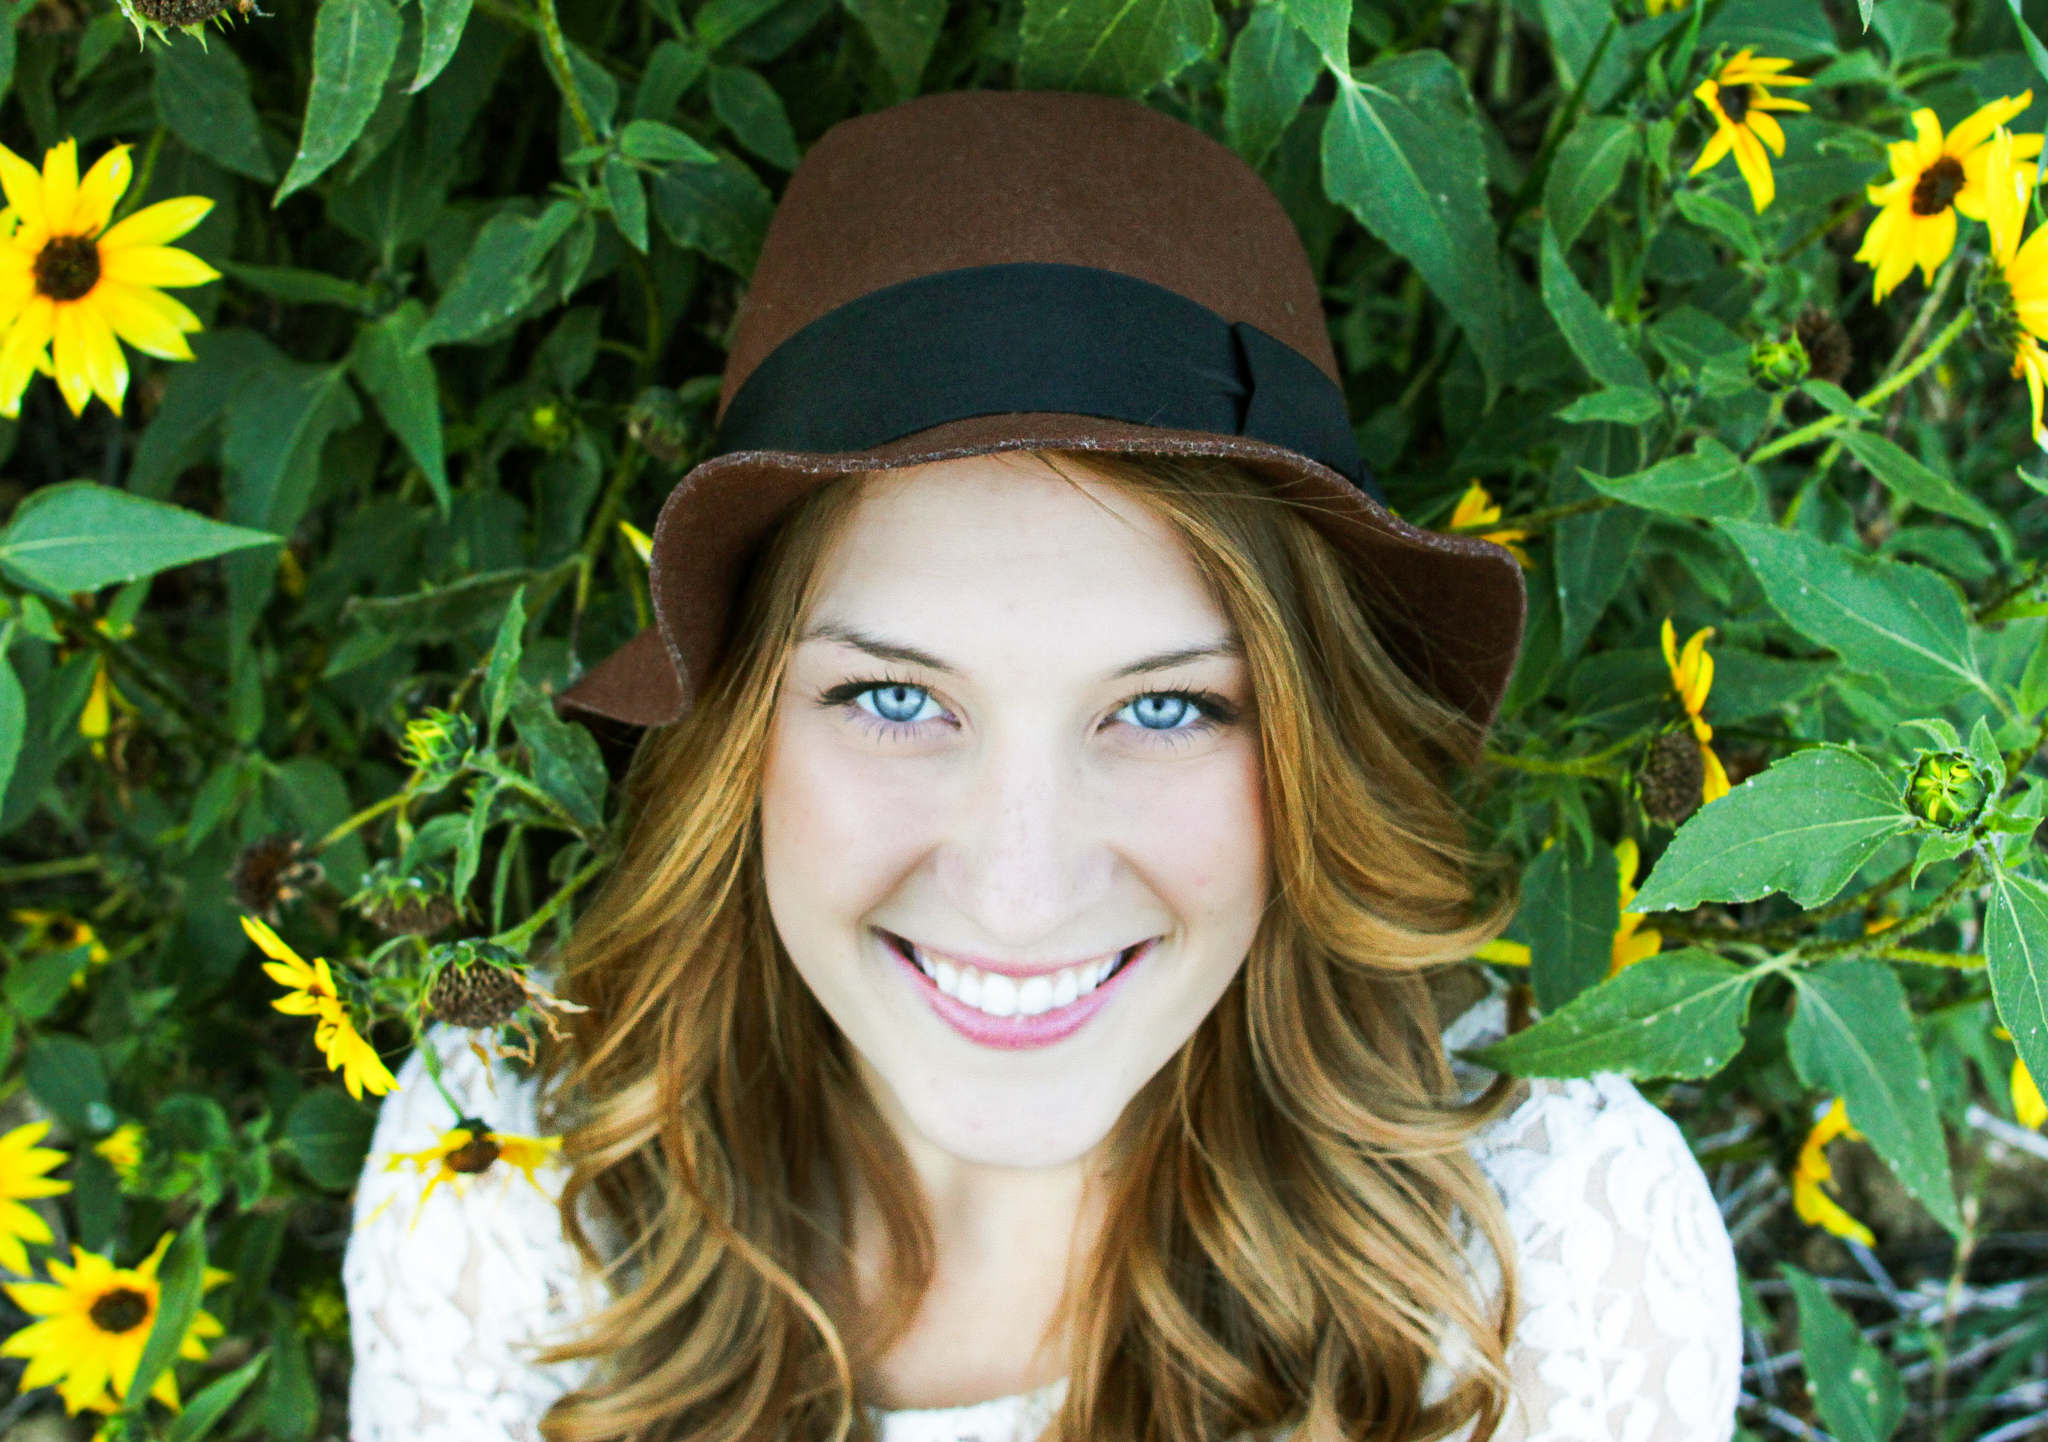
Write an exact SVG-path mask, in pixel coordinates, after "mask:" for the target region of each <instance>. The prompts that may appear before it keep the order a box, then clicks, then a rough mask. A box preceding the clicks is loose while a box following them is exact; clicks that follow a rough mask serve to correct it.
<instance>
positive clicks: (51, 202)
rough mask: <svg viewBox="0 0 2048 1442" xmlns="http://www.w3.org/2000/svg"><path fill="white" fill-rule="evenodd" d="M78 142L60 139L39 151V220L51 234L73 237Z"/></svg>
mask: <svg viewBox="0 0 2048 1442" xmlns="http://www.w3.org/2000/svg"><path fill="white" fill-rule="evenodd" d="M77 214H78V142H77V141H75V140H60V141H58V142H57V144H55V145H53V146H51V147H50V148H49V149H48V150H46V151H44V152H43V219H44V222H45V223H46V224H47V225H48V226H49V227H50V233H51V234H52V235H75V234H77V225H76V217H77Z"/></svg>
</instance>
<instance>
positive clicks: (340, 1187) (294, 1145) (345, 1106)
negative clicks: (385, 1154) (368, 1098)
mask: <svg viewBox="0 0 2048 1442" xmlns="http://www.w3.org/2000/svg"><path fill="white" fill-rule="evenodd" d="M376 1127H377V1114H376V1113H375V1112H373V1111H371V1110H370V1109H369V1108H368V1107H366V1106H364V1105H363V1104H362V1103H361V1102H358V1101H356V1100H354V1099H353V1098H352V1097H350V1096H349V1094H348V1093H347V1092H345V1091H342V1090H340V1089H339V1088H337V1087H322V1088H320V1089H319V1090H318V1091H310V1092H307V1093H306V1094H305V1095H304V1096H302V1097H300V1098H299V1100H298V1103H297V1104H296V1105H295V1106H293V1107H292V1109H291V1114H290V1115H289V1116H288V1117H287V1118H286V1119H285V1124H284V1140H285V1145H286V1146H287V1147H289V1148H290V1150H291V1153H292V1155H293V1156H294V1157H296V1158H297V1159H298V1163H299V1166H300V1167H302V1168H303V1169H304V1170H305V1173H306V1175H307V1176H309V1177H311V1178H312V1179H313V1180H314V1182H316V1183H317V1184H319V1185H320V1186H323V1187H325V1188H327V1190H329V1191H331V1192H345V1191H347V1190H348V1189H349V1188H351V1187H353V1186H354V1185H355V1184H356V1176H357V1174H358V1173H359V1172H361V1171H362V1169H363V1157H364V1155H365V1154H366V1153H367V1152H368V1151H369V1150H370V1134H371V1133H372V1132H373V1131H375V1130H376Z"/></svg>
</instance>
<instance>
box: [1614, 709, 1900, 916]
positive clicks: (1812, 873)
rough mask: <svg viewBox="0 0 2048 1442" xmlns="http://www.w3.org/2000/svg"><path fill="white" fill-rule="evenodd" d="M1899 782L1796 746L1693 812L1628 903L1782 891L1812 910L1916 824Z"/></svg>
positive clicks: (1841, 755)
mask: <svg viewBox="0 0 2048 1442" xmlns="http://www.w3.org/2000/svg"><path fill="white" fill-rule="evenodd" d="M1903 789H1904V786H1903V783H1902V782H1900V781H1899V780H1898V779H1897V778H1895V777H1892V776H1888V775H1886V774H1885V773H1884V772H1883V771H1881V770H1880V769H1878V767H1877V766H1876V765H1875V764H1874V763H1873V762H1871V761H1868V760H1866V759H1865V758H1863V757H1862V756H1859V755H1857V754H1856V753H1855V752H1854V751H1848V750H1845V749H1843V748H1842V747H1839V746H1816V747H1813V748H1811V749H1810V750H1806V751H1797V752H1794V753H1793V754H1792V755H1790V756H1788V757H1786V758H1785V759H1784V760H1783V761H1780V762H1778V763H1777V764H1776V765H1774V766H1772V767H1771V769H1770V770H1768V771H1766V772H1764V773H1763V774H1762V775H1760V776H1753V777H1751V778H1750V779H1749V780H1747V781H1745V782H1743V783H1742V785H1740V786H1738V787H1736V788H1735V789H1734V790H1733V791H1731V792H1729V793H1728V794H1727V795H1726V796H1724V797H1722V798H1721V799H1720V800H1718V801H1710V802H1708V803H1707V804H1706V805H1705V806H1702V807H1701V808H1700V809H1699V810H1698V811H1695V812H1694V813H1693V814H1692V817H1691V819H1690V820H1688V821H1687V822H1686V823H1685V825H1683V826H1681V827H1679V828H1678V834H1677V835H1676V836H1674V837H1672V838H1671V845H1670V846H1669V847H1667V848H1665V851H1664V854H1663V855H1662V856H1660V857H1659V858H1658V859H1657V865H1656V867H1655V868H1654V869H1653V870H1652V871H1651V872H1650V877H1649V880H1647V881H1645V882H1644V883H1643V889H1642V890H1641V891H1639V892H1638V893H1637V894H1636V899H1635V902H1634V905H1633V909H1634V910H1636V911H1642V912H1651V911H1687V910H1690V909H1691V908H1693V907H1695V906H1698V905H1699V904H1700V903H1701V902H1703V901H1754V900H1756V899H1757V898H1758V897H1759V896H1763V895H1766V894H1767V893H1769V892H1773V891H1782V892H1784V893H1786V894H1787V895H1788V896H1790V897H1791V898H1792V899H1793V900H1794V901H1796V902H1798V903H1799V904H1800V905H1801V906H1819V905H1820V904H1821V903H1823V902H1825V901H1827V900H1828V899H1829V898H1830V897H1832V896H1834V895H1835V893H1836V892H1838V891H1840V890H1841V889H1842V888H1843V887H1844V886H1847V885H1848V884H1849V879H1850V878H1851V877H1853V876H1854V875H1855V874H1856V873H1857V871H1858V870H1859V869H1860V868H1861V867H1862V866H1863V864H1864V863H1865V862H1867V861H1868V860H1870V858H1871V857H1872V856H1874V855H1876V854H1877V849H1878V848H1879V847H1880V846H1882V845H1884V844H1885V842H1887V841H1889V840H1890V839H1891V838H1892V837H1894V836H1898V835H1901V834H1903V833H1905V832H1907V831H1911V830H1913V829H1914V827H1916V826H1917V825H1918V824H1919V823H1918V822H1917V821H1915V820H1914V818H1913V816H1912V813H1910V812H1908V811H1907V810H1906V807H1905V803H1904V802H1903V800H1902V799H1901V793H1902V791H1903Z"/></svg>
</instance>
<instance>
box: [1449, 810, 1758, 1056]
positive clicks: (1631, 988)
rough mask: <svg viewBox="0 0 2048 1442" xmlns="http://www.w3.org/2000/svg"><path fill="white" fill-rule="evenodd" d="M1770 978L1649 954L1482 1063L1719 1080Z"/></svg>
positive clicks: (1678, 955)
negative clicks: (1759, 989)
mask: <svg viewBox="0 0 2048 1442" xmlns="http://www.w3.org/2000/svg"><path fill="white" fill-rule="evenodd" d="M1552 849H1553V850H1558V849H1561V848H1556V847H1553V848H1552ZM1762 975H1763V973H1762V972H1760V971H1754V970H1748V969H1745V968H1743V967H1739V966H1737V965H1735V963H1733V962H1731V961H1724V960H1723V959H1722V958H1720V957H1718V956H1715V955H1714V954H1713V953H1712V952H1709V951H1701V950H1699V949H1698V948H1696V947H1687V948H1686V949H1685V950H1683V951H1667V952H1663V953H1661V954H1659V955H1657V956H1651V957H1645V958H1644V959H1643V960H1641V961H1639V962H1637V963H1636V964H1635V965H1634V966H1631V967H1627V968H1625V969H1624V970H1623V971H1622V972H1621V973H1620V974H1619V975H1618V976H1615V977H1613V978H1612V979H1610V980H1608V981H1604V982H1602V983H1600V984H1599V985H1598V986H1595V987H1592V988H1590V989H1588V990H1586V991H1582V992H1580V993H1579V994H1578V995H1577V996H1575V997H1573V998H1572V999H1571V1001H1570V1002H1568V1003H1567V1004H1566V1005H1565V1006H1564V1007H1563V1008H1562V1009H1561V1010H1559V1011H1556V1012H1553V1013H1551V1014H1550V1015H1549V1016H1546V1017H1545V1018H1544V1019H1543V1020H1542V1021H1539V1022H1537V1023H1536V1025H1534V1026H1532V1027H1530V1028H1529V1029H1528V1030H1527V1031H1522V1032H1517V1033H1516V1034H1515V1035H1513V1036H1511V1037H1509V1038H1508V1039H1507V1040H1506V1041H1502V1042H1497V1043H1495V1044H1494V1045H1493V1046H1490V1047H1487V1048H1485V1049H1484V1050H1483V1051H1478V1052H1475V1053H1473V1054H1472V1055H1473V1060H1475V1061H1477V1062H1479V1063H1480V1064H1481V1065H1482V1066H1487V1067H1491V1068H1493V1069H1494V1070H1496V1071H1504V1072H1511V1073H1513V1074H1514V1075H1516V1076H1548V1077H1584V1076H1591V1075H1593V1074H1594V1073H1595V1072H1605V1071H1611V1072H1618V1073H1620V1074H1621V1075H1622V1076H1625V1077H1634V1078H1638V1079H1647V1078H1651V1077H1706V1076H1712V1075H1713V1074H1714V1073H1715V1072H1717V1071H1719V1070H1720V1069H1721V1068H1722V1067H1723V1066H1725V1065H1727V1063H1728V1060H1729V1058H1731V1057H1733V1056H1734V1055H1735V1053H1737V1052H1738V1051H1740V1050H1742V1040H1743V1037H1742V1024H1743V1020H1744V1018H1745V1017H1746V1016H1747V1015H1748V1014H1749V999H1750V994H1751V993H1752V992H1753V991H1754V990H1755V989H1756V984H1757V981H1758V980H1759V979H1760V978H1761V977H1762Z"/></svg>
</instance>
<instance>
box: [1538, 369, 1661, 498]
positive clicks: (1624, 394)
mask: <svg viewBox="0 0 2048 1442" xmlns="http://www.w3.org/2000/svg"><path fill="white" fill-rule="evenodd" d="M1663 414H1664V402H1663V401H1661V400H1659V399H1658V398H1657V393H1656V392H1655V391H1646V390H1643V389H1642V388H1641V387H1639V386H1609V387H1607V389H1605V390H1600V391H1595V392H1593V394H1591V395H1589V396H1580V397H1579V398H1578V399H1577V400H1575V401H1573V402H1572V403H1571V404H1570V405H1568V406H1566V407H1565V408H1564V409H1563V410H1561V411H1559V412H1558V413H1557V418H1558V419H1559V420H1561V421H1570V422H1571V423H1572V424H1573V425H1588V424H1591V423H1593V422H1595V421H1612V422H1613V423H1614V424H1616V425H1623V426H1641V425H1648V424H1649V423H1650V422H1651V421H1654V420H1656V419H1657V418H1658V417H1660V416H1662V415H1663ZM1585 474H1586V479H1587V480H1589V481H1592V482H1593V484H1595V485H1599V484H1600V482H1599V480H1598V479H1597V478H1595V477H1594V476H1593V474H1592V473H1591V472H1590V471H1588V472H1586V473H1585ZM1631 479H1633V478H1631ZM1610 484H1620V483H1619V482H1612V483H1610ZM1623 499H1627V498H1626V497H1624V498H1623ZM1636 504H1637V505H1641V504H1642V502H1640V501H1638V502H1637V503H1636Z"/></svg>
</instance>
